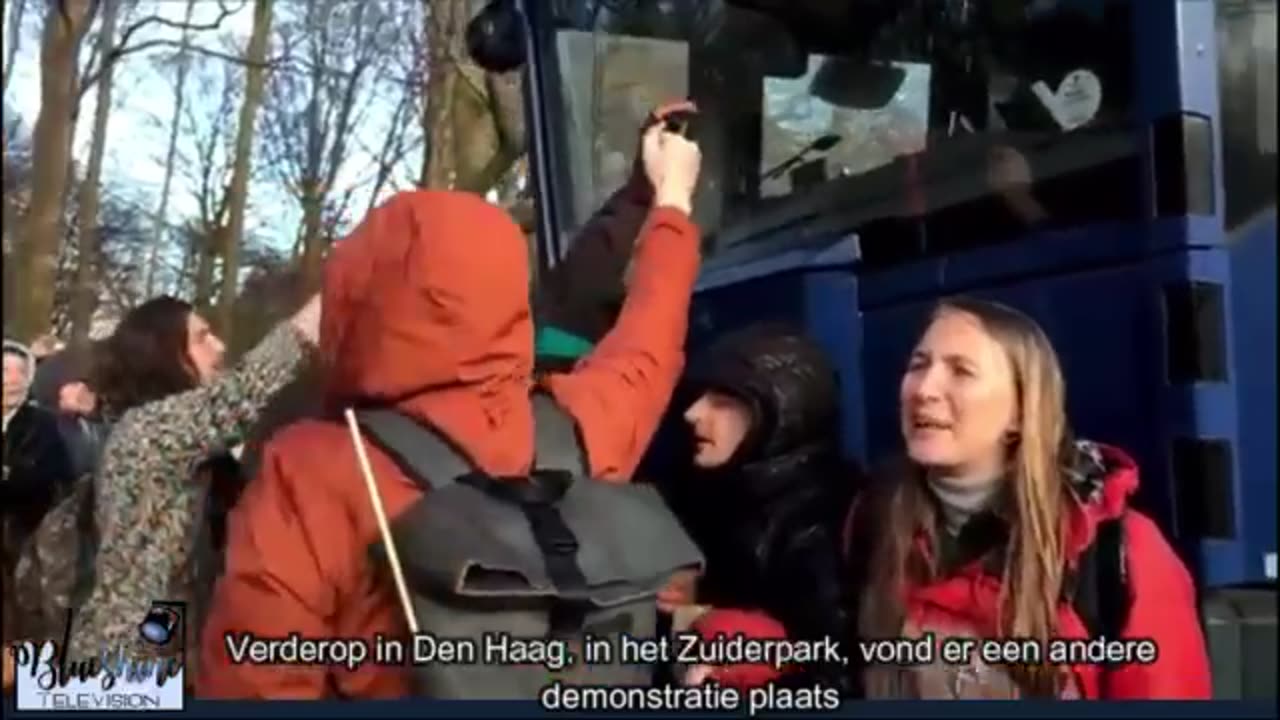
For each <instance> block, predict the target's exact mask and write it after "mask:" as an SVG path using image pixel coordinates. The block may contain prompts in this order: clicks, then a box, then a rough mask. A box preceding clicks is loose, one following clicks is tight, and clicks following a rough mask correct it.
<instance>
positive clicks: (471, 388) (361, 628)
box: [197, 191, 699, 698]
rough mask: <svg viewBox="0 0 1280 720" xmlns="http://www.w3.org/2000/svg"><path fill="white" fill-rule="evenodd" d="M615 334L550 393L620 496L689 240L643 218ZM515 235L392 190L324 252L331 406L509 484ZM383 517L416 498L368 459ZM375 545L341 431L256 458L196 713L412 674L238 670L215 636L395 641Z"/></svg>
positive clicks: (355, 693) (670, 323)
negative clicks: (430, 438)
mask: <svg viewBox="0 0 1280 720" xmlns="http://www.w3.org/2000/svg"><path fill="white" fill-rule="evenodd" d="M637 242H638V247H637V250H636V271H635V273H636V274H635V278H634V280H633V283H632V285H631V288H630V291H629V294H628V297H627V300H626V303H625V305H624V306H623V309H622V313H621V315H620V316H619V318H618V322H617V325H616V326H615V327H614V329H613V331H612V332H610V333H609V334H608V335H607V336H606V337H605V338H604V340H602V341H601V343H600V344H599V345H598V346H597V347H596V349H595V351H594V352H593V353H592V354H591V355H589V356H587V357H586V358H584V359H583V361H582V362H581V363H580V364H579V365H578V367H577V368H576V369H575V371H574V372H573V373H572V374H568V375H558V376H552V377H551V378H549V379H548V381H547V382H546V385H547V388H548V389H549V390H550V391H551V393H552V395H553V396H554V397H555V398H556V400H557V401H558V402H559V403H560V405H561V406H562V407H564V408H565V409H566V410H567V411H568V412H569V413H570V414H571V415H572V416H573V417H574V418H575V419H576V420H577V422H578V426H579V433H580V435H581V437H582V440H583V444H584V446H585V450H586V454H587V459H588V462H589V463H590V466H591V471H592V473H593V475H594V476H595V477H598V478H600V479H603V480H609V481H616V482H626V481H627V480H628V479H629V478H630V475H631V473H632V472H633V471H634V469H635V467H636V465H637V464H638V462H639V460H640V456H641V455H642V454H643V452H644V450H645V448H646V446H647V445H648V443H649V441H650V439H651V437H652V435H653V432H654V430H655V428H656V426H657V424H658V422H659V420H660V418H661V415H662V412H663V409H664V407H665V405H666V404H667V402H668V400H669V398H670V395H671V392H672V389H673V388H674V385H675V381H676V378H677V376H678V375H679V373H680V371H681V369H682V367H683V363H684V355H683V350H682V348H683V345H684V338H685V331H686V327H687V321H688V312H689V297H690V294H691V293H692V289H693V283H694V279H695V277H696V275H697V271H698V246H699V238H698V232H697V230H696V228H695V227H694V226H693V224H692V223H691V222H690V220H689V218H688V217H687V216H686V215H685V214H684V213H683V212H681V211H679V210H674V209H671V208H657V209H655V210H653V211H652V212H651V213H650V215H649V218H648V220H647V221H646V223H645V225H644V227H643V229H642V230H641V232H640V237H639V239H638V241H637ZM528 287H529V280H528V250H527V245H526V242H525V238H524V236H523V235H522V234H521V232H520V229H519V228H518V227H517V225H516V224H515V222H513V221H512V220H511V219H510V217H508V216H507V214H506V213H505V212H503V211H502V210H501V209H499V208H497V207H494V206H492V205H490V204H488V203H486V202H485V201H484V200H483V199H481V198H479V197H477V196H474V195H469V194H462V193H449V192H433V191H420V192H412V193H403V194H400V195H397V196H396V197H394V198H392V199H391V200H390V201H388V202H387V203H386V204H384V205H382V206H380V207H379V208H377V209H376V210H374V211H373V212H372V213H370V214H369V216H368V217H367V218H366V219H365V221H364V222H363V223H362V224H361V225H360V227H358V228H357V229H356V230H355V231H354V232H353V233H352V235H351V236H350V237H348V238H346V239H345V240H343V241H342V242H341V243H339V244H338V245H337V246H336V247H335V248H334V251H333V254H332V256H331V258H330V259H329V261H328V263H327V265H326V269H325V278H324V318H323V321H322V323H321V342H320V345H321V348H322V352H323V353H324V356H325V359H326V364H327V370H328V374H327V377H328V383H327V389H326V400H327V402H328V404H329V406H330V408H331V409H332V410H335V411H336V410H340V409H342V408H345V407H348V406H350V405H353V404H355V403H361V404H378V405H383V406H394V407H396V408H398V409H400V410H401V411H403V412H405V413H408V414H410V415H412V416H415V417H418V418H420V419H422V420H425V421H428V422H429V423H430V424H431V425H433V426H435V427H437V428H440V429H441V430H442V431H443V432H444V433H445V434H447V435H448V436H449V437H450V438H451V439H452V440H453V441H454V443H456V445H457V446H458V447H460V448H461V449H462V450H463V451H464V452H465V453H466V454H467V455H468V456H470V458H471V459H472V461H473V462H475V463H476V464H477V465H478V466H479V467H480V468H482V469H484V470H485V471H487V472H489V473H490V474H493V475H495V476H496V475H519V474H522V473H525V472H527V471H528V470H529V467H530V464H531V461H532V457H533V418H532V413H531V410H530V406H529V403H528V393H529V390H530V387H531V383H532V380H531V368H532V365H533V325H532V321H531V318H530V311H529V297H528ZM366 447H367V448H368V452H369V455H370V457H369V460H370V463H371V465H372V469H373V472H374V476H375V478H376V481H377V484H378V488H379V491H380V494H381V495H382V500H383V504H384V506H385V508H386V512H387V515H388V517H389V518H390V519H394V518H395V517H396V516H397V515H398V514H399V513H401V512H402V511H404V510H405V509H406V508H407V507H408V506H409V505H410V504H411V503H412V502H413V501H414V500H416V499H417V498H418V497H420V496H421V491H420V490H419V489H418V488H417V486H416V485H414V484H413V482H412V481H411V480H409V479H408V478H406V477H405V476H404V475H403V474H402V473H401V472H400V471H399V470H398V468H397V466H396V465H395V464H394V463H393V462H392V461H391V460H390V459H389V458H388V457H387V456H386V455H384V454H382V453H381V452H380V451H379V450H378V448H377V447H375V446H374V445H373V444H372V443H366ZM378 538H379V535H378V528H377V523H376V520H375V517H374V513H373V510H372V506H371V505H370V500H369V497H368V493H367V492H366V490H365V485H364V481H363V479H362V478H361V476H360V473H359V466H358V465H357V459H356V454H355V450H354V448H353V447H352V443H351V437H350V435H349V432H348V430H347V427H346V426H345V425H344V424H342V423H341V422H335V421H329V422H325V421H305V422H302V423H299V424H296V425H293V426H290V427H288V428H286V429H284V430H283V431H281V432H280V433H278V434H277V435H276V436H275V437H274V438H273V439H272V440H271V442H269V443H268V444H267V446H266V447H265V449H264V452H263V459H262V464H261V468H260V471H259V474H258V476H257V477H256V478H255V479H254V481H253V482H252V483H251V484H250V486H249V487H248V488H247V489H246V491H245V493H244V495H243V496H242V497H241V499H240V502H239V503H238V506H237V509H236V510H235V511H234V512H233V514H232V516H231V518H230V520H229V528H228V547H227V555H226V568H225V571H224V575H223V577H222V578H221V579H220V580H219V581H218V584H217V587H216V589H215V591H214V598H213V602H212V607H211V609H210V614H209V618H208V619H207V621H206V624H205V628H204V633H203V636H202V642H201V651H200V652H201V656H200V660H201V661H200V665H199V667H200V671H199V672H200V675H199V678H198V680H197V692H198V694H200V695H201V696H205V697H230V698H321V697H328V696H334V695H337V696H343V697H358V698H375V697H398V696H403V695H406V694H408V693H409V686H408V684H407V679H408V676H407V674H406V673H404V672H403V671H402V670H400V669H398V668H387V667H379V666H376V665H374V664H373V663H372V662H367V663H365V664H364V665H363V666H362V667H360V668H358V669H356V670H354V671H348V670H346V669H343V668H330V667H327V666H320V665H312V666H303V665H283V664H276V665H267V664H248V663H245V664H234V663H232V661H231V655H230V653H229V651H228V643H227V640H226V637H227V636H228V634H234V633H243V632H248V633H252V634H253V635H255V636H257V637H259V638H283V637H286V636H288V635H289V634H290V633H298V634H300V635H301V636H302V637H303V638H306V639H320V638H339V637H340V638H364V639H366V640H368V641H370V643H371V642H372V639H373V637H374V635H375V634H379V633H381V634H387V635H391V636H403V635H406V634H407V629H406V626H405V622H404V618H403V617H402V615H401V610H400V605H399V603H398V601H397V599H396V596H395V592H394V588H393V584H392V583H391V582H390V580H389V578H388V577H387V575H386V574H385V573H383V572H381V571H379V570H378V569H377V568H375V566H374V565H372V564H371V563H370V562H369V561H368V559H367V557H368V548H369V546H370V545H371V544H372V543H374V542H375V541H377V540H378Z"/></svg>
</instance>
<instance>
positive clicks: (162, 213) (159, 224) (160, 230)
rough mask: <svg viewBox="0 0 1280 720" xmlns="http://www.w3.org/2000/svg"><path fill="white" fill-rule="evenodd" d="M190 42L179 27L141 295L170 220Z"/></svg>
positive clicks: (148, 293) (150, 289) (151, 279)
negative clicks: (174, 82) (170, 112)
mask: <svg viewBox="0 0 1280 720" xmlns="http://www.w3.org/2000/svg"><path fill="white" fill-rule="evenodd" d="M195 8H196V0H187V9H186V14H185V15H184V18H183V24H184V25H186V26H188V27H190V25H191V14H192V12H193V11H194V10H195ZM190 45H191V33H190V31H189V30H187V29H184V30H183V31H182V44H181V45H180V46H179V47H178V53H177V56H176V57H175V61H176V63H177V66H178V70H177V72H178V77H177V86H176V87H175V89H174V92H173V118H172V119H171V120H170V121H169V149H168V151H167V152H166V153H165V159H164V180H163V181H162V182H161V184H160V206H159V207H158V208H157V209H156V219H155V230H154V233H153V235H152V237H151V245H150V247H148V248H147V261H146V279H145V280H144V281H143V293H144V297H148V298H149V297H152V296H154V294H155V288H156V285H155V283H156V273H157V271H158V267H157V266H158V264H159V260H160V245H161V243H162V241H163V238H164V233H165V229H166V228H167V227H168V222H169V192H170V190H171V184H172V182H173V163H174V159H175V158H176V157H177V153H178V126H179V125H180V124H181V122H182V109H183V104H184V103H185V102H186V97H187V94H186V87H187V73H188V70H189V69H190V62H191V57H190V53H189V52H188V48H189V47H190Z"/></svg>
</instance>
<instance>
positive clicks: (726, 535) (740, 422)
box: [664, 326, 860, 691]
mask: <svg viewBox="0 0 1280 720" xmlns="http://www.w3.org/2000/svg"><path fill="white" fill-rule="evenodd" d="M687 381H688V385H689V387H688V388H687V389H689V390H691V391H692V392H693V393H694V395H693V397H696V399H695V400H694V401H693V403H692V404H691V405H689V406H688V409H687V410H686V411H685V414H684V419H685V422H686V423H687V424H688V426H689V429H690V431H691V435H692V440H693V444H694V447H693V465H694V471H693V473H692V476H691V477H687V478H681V482H680V484H679V487H671V488H669V490H670V492H668V493H666V494H667V497H668V502H669V503H670V504H671V506H672V509H673V510H674V511H675V512H676V514H677V515H678V516H680V518H681V520H682V522H683V523H684V524H685V526H686V528H687V529H688V530H689V532H690V534H691V535H692V536H693V537H694V539H695V540H696V541H697V542H698V543H699V545H700V546H701V547H702V549H703V552H704V553H705V555H706V557H707V571H706V573H705V574H704V575H703V576H702V577H701V578H700V579H699V580H698V582H697V589H696V592H695V594H696V602H697V603H698V604H700V605H704V606H711V607H716V608H741V609H746V610H759V611H762V612H764V613H766V614H768V615H769V616H772V617H773V618H776V619H777V620H778V621H780V622H781V624H782V625H783V626H784V627H785V628H786V631H787V636H788V637H789V638H792V639H802V640H815V641H820V640H822V639H823V638H824V637H831V638H833V639H836V640H837V641H839V640H842V639H843V638H844V634H845V623H846V618H845V610H844V608H845V607H847V603H845V602H843V597H844V594H843V587H842V583H843V580H842V578H843V573H842V572H841V565H840V559H839V558H840V553H839V536H840V522H841V518H842V517H843V514H844V512H845V511H846V510H847V508H848V506H849V503H850V502H851V499H852V496H853V492H854V490H855V489H856V486H857V484H858V483H859V478H860V472H859V469H858V468H857V467H856V466H854V465H853V464H852V463H849V462H847V461H845V460H844V459H842V458H841V455H840V446H839V437H840V436H839V406H838V398H839V388H838V383H837V379H836V375H835V372H834V371H833V370H832V368H831V365H830V363H829V362H828V360H827V358H826V356H825V355H824V353H823V351H822V350H821V349H820V348H819V347H817V346H816V345H814V344H813V343H812V342H811V341H809V340H808V339H806V338H805V337H803V336H802V335H800V334H799V333H796V332H794V331H792V330H791V329H789V328H785V327H781V326H757V327H752V328H748V329H746V330H742V331H738V332H736V333H733V334H731V335H728V336H726V337H724V338H722V339H721V340H720V341H719V342H717V343H715V344H714V345H713V346H712V347H711V348H710V349H709V350H708V352H707V353H706V354H705V356H704V357H703V358H701V360H700V362H697V363H695V364H694V366H693V367H692V368H691V370H690V374H689V377H688V378H687ZM664 599H665V600H668V604H669V605H675V604H678V602H676V603H672V602H669V601H670V600H671V598H670V597H667V598H664ZM687 600H688V598H686V601H687ZM844 675H845V673H844V672H842V670H841V668H840V666H838V665H835V664H832V665H822V666H814V667H804V668H802V672H800V673H797V674H794V675H788V676H785V680H784V681H792V680H798V681H799V682H801V683H803V684H811V683H813V682H820V683H823V684H825V685H828V686H835V687H838V688H841V689H843V686H844V683H845V680H844ZM842 691H843V690H842Z"/></svg>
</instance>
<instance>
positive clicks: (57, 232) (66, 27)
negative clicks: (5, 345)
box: [6, 0, 95, 338]
mask: <svg viewBox="0 0 1280 720" xmlns="http://www.w3.org/2000/svg"><path fill="white" fill-rule="evenodd" d="M94 10H95V7H94V3H93V2H92V0H65V1H64V2H54V3H50V4H49V11H48V13H47V14H46V15H45V20H44V33H43V36H42V37H41V43H40V114H39V115H38V116H37V118H36V125H35V131H34V132H33V138H32V146H33V149H32V168H33V172H32V183H31V199H30V202H29V204H28V207H27V216H26V223H25V229H24V232H23V233H22V237H21V238H20V240H21V241H20V242H19V243H18V256H17V260H18V262H17V265H18V273H17V277H18V278H19V279H20V280H21V282H19V283H12V284H6V291H7V292H10V293H18V294H17V295H16V296H14V295H10V297H9V298H6V299H7V300H10V301H14V300H17V299H18V298H21V302H20V304H19V305H18V310H17V312H16V314H15V316H14V326H15V327H14V330H15V332H16V333H17V334H18V336H19V337H22V338H33V337H36V336H37V335H41V334H43V333H44V332H46V331H47V330H48V329H49V318H50V312H51V311H52V309H53V286H54V279H55V276H56V274H57V262H58V250H59V246H60V240H61V236H62V229H63V227H64V226H63V207H64V206H63V199H64V193H65V191H66V187H67V177H68V174H69V173H68V168H69V167H70V163H71V132H72V120H71V118H72V113H73V112H74V107H75V104H76V102H77V100H78V97H79V87H78V85H79V73H78V69H79V68H78V67H77V58H78V57H79V54H80V44H81V42H82V41H83V40H84V35H85V32H86V31H87V30H88V29H89V25H90V23H91V22H92V20H93V14H94ZM10 285H20V286H21V287H20V288H14V289H12V290H9V289H8V288H9V287H10Z"/></svg>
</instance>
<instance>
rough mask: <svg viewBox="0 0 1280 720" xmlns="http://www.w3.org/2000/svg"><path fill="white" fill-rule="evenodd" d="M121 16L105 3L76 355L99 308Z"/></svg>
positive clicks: (80, 237) (114, 4)
mask: <svg viewBox="0 0 1280 720" xmlns="http://www.w3.org/2000/svg"><path fill="white" fill-rule="evenodd" d="M119 13H120V0H102V27H101V28H100V29H99V31H98V48H99V53H100V56H101V57H102V59H103V62H104V63H106V64H105V65H104V66H103V68H102V76H101V77H100V78H99V80H98V93H97V100H96V104H95V107H94V109H93V138H92V140H91V141H90V146H89V166H88V167H87V168H86V169H85V177H84V180H83V181H82V182H81V183H80V197H79V200H78V202H77V208H76V216H77V218H78V223H77V225H78V228H77V233H76V242H77V243H78V245H79V250H80V251H79V252H78V253H77V258H76V259H77V262H76V285H75V294H74V296H73V297H74V300H73V301H72V303H71V347H72V350H73V352H81V351H83V350H84V349H85V348H86V347H87V346H88V344H89V331H90V329H91V327H92V325H93V311H94V310H96V309H97V305H98V287H99V282H98V278H99V274H100V272H101V268H100V267H99V265H100V256H101V252H100V250H101V248H100V247H99V238H98V212H99V205H100V204H101V200H102V156H103V154H104V153H105V150H106V145H107V121H108V120H109V119H110V118H111V85H112V82H111V76H112V73H114V72H115V61H114V60H112V59H111V46H112V43H113V42H115V35H116V20H117V18H118V17H119Z"/></svg>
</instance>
